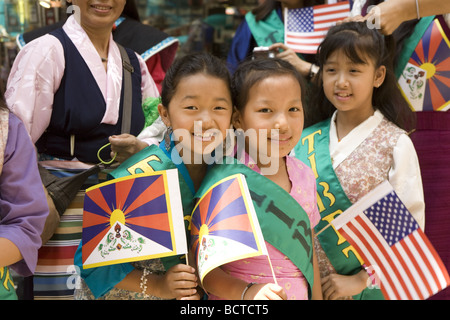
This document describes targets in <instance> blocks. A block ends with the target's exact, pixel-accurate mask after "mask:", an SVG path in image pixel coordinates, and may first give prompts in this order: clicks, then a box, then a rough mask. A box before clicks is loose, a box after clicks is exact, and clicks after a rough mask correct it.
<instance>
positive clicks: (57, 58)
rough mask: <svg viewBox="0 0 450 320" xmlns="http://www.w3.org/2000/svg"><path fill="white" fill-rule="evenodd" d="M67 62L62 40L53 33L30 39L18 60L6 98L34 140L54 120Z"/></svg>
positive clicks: (12, 72)
mask: <svg viewBox="0 0 450 320" xmlns="http://www.w3.org/2000/svg"><path fill="white" fill-rule="evenodd" d="M64 66H65V63H64V52H63V48H62V46H61V43H60V42H59V41H58V39H57V38H55V37H53V36H51V35H45V36H43V37H40V38H38V39H36V40H34V41H31V42H30V43H28V44H27V45H26V46H25V47H24V48H23V49H22V50H20V52H19V54H18V55H17V57H16V58H15V60H14V64H13V67H12V68H11V72H10V76H9V78H8V83H7V90H6V93H5V98H6V102H7V104H8V107H9V108H10V109H11V110H12V112H14V113H15V114H16V115H17V116H18V117H19V118H20V119H21V120H22V122H23V123H24V125H25V128H26V130H27V131H28V133H29V134H30V135H31V138H32V140H33V143H35V142H36V141H37V140H38V139H39V137H40V136H41V135H42V133H43V132H44V131H45V129H46V128H47V127H48V124H49V123H50V117H51V114H52V106H53V96H54V94H55V92H56V90H57V89H58V87H59V85H60V83H61V78H62V76H63V74H64Z"/></svg>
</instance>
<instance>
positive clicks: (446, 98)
mask: <svg viewBox="0 0 450 320" xmlns="http://www.w3.org/2000/svg"><path fill="white" fill-rule="evenodd" d="M449 37H450V31H449V29H448V27H447V25H446V23H445V22H444V20H443V19H440V18H435V19H434V20H433V21H432V23H431V24H430V25H429V27H428V28H427V30H426V31H425V33H424V35H423V37H422V39H420V41H419V43H418V44H417V46H416V48H415V50H414V52H413V53H412V56H411V58H410V59H409V61H408V63H407V64H406V67H405V69H404V70H403V72H402V74H401V76H400V78H399V86H400V88H401V91H402V93H403V95H404V96H405V98H406V100H407V101H408V103H409V104H410V106H411V108H412V109H413V110H415V111H447V110H448V109H450V41H449Z"/></svg>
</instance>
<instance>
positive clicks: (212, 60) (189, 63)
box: [161, 52, 231, 108]
mask: <svg viewBox="0 0 450 320" xmlns="http://www.w3.org/2000/svg"><path fill="white" fill-rule="evenodd" d="M198 73H203V74H207V75H210V76H213V77H216V78H219V79H222V80H223V81H224V82H225V83H226V85H227V87H228V88H230V87H231V79H230V73H229V71H228V69H227V67H226V64H225V62H224V61H223V60H221V59H220V58H218V57H216V56H213V55H212V54H209V53H204V52H202V53H193V54H188V55H186V56H183V57H180V58H177V59H175V61H174V62H173V64H172V65H171V66H170V68H169V70H167V73H166V75H165V77H164V80H163V83H162V91H161V103H162V105H163V106H164V107H166V108H168V107H169V103H170V100H172V97H173V96H174V95H175V91H176V88H177V86H178V83H179V82H180V80H181V79H182V78H184V77H188V76H192V75H195V74H198ZM230 95H231V89H230Z"/></svg>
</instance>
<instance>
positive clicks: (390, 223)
mask: <svg viewBox="0 0 450 320" xmlns="http://www.w3.org/2000/svg"><path fill="white" fill-rule="evenodd" d="M364 213H365V214H366V216H367V217H368V218H369V219H370V221H371V222H372V223H373V224H374V225H375V227H376V228H377V229H378V230H379V231H380V233H381V235H382V236H383V237H384V238H385V240H386V241H387V242H388V243H389V246H392V245H393V244H395V243H397V242H398V241H400V240H401V239H403V238H405V237H406V236H407V235H409V234H410V233H412V232H413V231H415V230H417V229H418V228H419V225H418V224H417V222H416V221H415V220H414V218H413V217H412V215H411V214H408V212H407V209H406V207H405V206H404V205H403V203H402V202H401V201H400V199H399V198H398V196H396V195H395V193H393V192H392V193H390V194H388V195H386V196H385V197H384V198H382V199H380V200H379V201H378V202H376V203H375V204H374V205H373V206H371V207H370V208H368V209H367V210H366V211H364Z"/></svg>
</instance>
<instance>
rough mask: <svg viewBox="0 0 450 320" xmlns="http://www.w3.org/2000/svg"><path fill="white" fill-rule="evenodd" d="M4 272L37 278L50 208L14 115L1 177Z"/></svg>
mask: <svg viewBox="0 0 450 320" xmlns="http://www.w3.org/2000/svg"><path fill="white" fill-rule="evenodd" d="M0 195H1V198H0V245H1V248H2V250H0V268H1V267H4V266H10V267H11V268H12V269H13V270H14V271H16V272H17V273H19V274H20V275H22V276H30V275H32V274H33V272H34V270H35V268H36V263H37V256H38V254H37V253H38V249H39V248H40V246H41V233H42V231H43V229H44V225H45V221H46V218H47V216H48V205H47V200H46V198H45V194H44V188H43V186H42V182H41V178H40V176H39V171H38V167H37V159H36V151H35V148H34V145H33V143H32V142H31V140H30V137H29V136H28V133H27V132H26V130H25V128H24V126H23V124H22V122H21V121H20V120H19V119H18V118H17V117H15V116H14V115H13V114H10V121H9V132H8V143H7V146H6V149H5V153H4V163H3V168H2V173H1V176H0Z"/></svg>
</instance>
